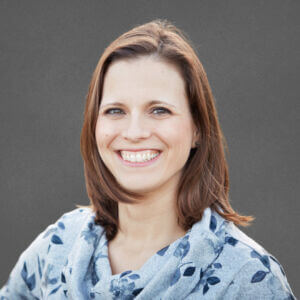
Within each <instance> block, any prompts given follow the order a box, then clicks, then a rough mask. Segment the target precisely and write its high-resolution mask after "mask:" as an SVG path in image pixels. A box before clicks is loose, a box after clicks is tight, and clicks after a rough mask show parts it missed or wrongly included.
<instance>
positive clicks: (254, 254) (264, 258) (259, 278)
mask: <svg viewBox="0 0 300 300" xmlns="http://www.w3.org/2000/svg"><path fill="white" fill-rule="evenodd" d="M250 256H251V257H252V258H258V259H259V260H260V261H261V263H262V264H263V265H264V266H265V267H266V268H267V269H268V270H269V271H268V272H266V271H263V270H258V271H257V272H256V273H255V274H254V275H253V276H252V278H251V283H255V282H260V281H262V280H264V278H265V277H266V275H267V274H268V273H270V272H271V268H270V260H269V257H268V256H267V255H261V254H259V253H258V252H257V251H255V250H254V249H253V250H252V251H251V253H250Z"/></svg>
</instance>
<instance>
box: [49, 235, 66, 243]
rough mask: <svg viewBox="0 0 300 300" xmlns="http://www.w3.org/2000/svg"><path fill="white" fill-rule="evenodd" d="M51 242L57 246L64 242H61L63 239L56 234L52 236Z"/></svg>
mask: <svg viewBox="0 0 300 300" xmlns="http://www.w3.org/2000/svg"><path fill="white" fill-rule="evenodd" d="M51 242H52V243H53V244H56V245H62V244H63V241H62V240H61V238H60V237H59V236H58V235H56V234H53V235H52V238H51Z"/></svg>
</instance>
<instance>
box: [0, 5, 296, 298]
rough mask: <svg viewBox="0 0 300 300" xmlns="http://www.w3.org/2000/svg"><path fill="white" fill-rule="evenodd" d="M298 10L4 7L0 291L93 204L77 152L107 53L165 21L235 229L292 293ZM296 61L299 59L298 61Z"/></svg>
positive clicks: (0, 18)
mask: <svg viewBox="0 0 300 300" xmlns="http://www.w3.org/2000/svg"><path fill="white" fill-rule="evenodd" d="M299 12H300V11H299V1H287V0H285V1H278V0H276V1H275V0H272V1H271V0H270V1H250V0H249V1H212V0H210V1H174V0H173V1H145V0H138V1H74V0H73V1H12V0H10V1H1V2H0V34H1V48H0V51H1V53H0V54H1V55H0V72H1V73H0V79H1V81H0V82H1V83H0V84H1V89H0V97H1V109H0V119H1V126H0V133H1V139H0V141H1V142H0V143H1V144H0V146H1V148H0V149H1V150H0V151H1V157H0V167H1V173H0V174H1V178H0V191H1V196H0V197H1V213H0V222H1V226H0V230H1V232H0V236H1V254H2V255H1V258H0V270H1V271H0V286H2V285H3V284H4V283H5V281H6V280H7V278H8V275H9V272H10V271H11V269H12V267H13V266H14V264H15V263H16V261H17V258H18V257H19V255H20V254H21V253H22V251H24V250H25V249H26V248H27V247H28V246H29V244H30V243H31V242H32V241H33V239H34V238H35V237H36V236H37V235H38V233H40V232H41V231H42V230H44V229H45V228H46V226H48V225H49V224H51V223H53V222H55V221H56V220H57V219H58V218H59V217H60V216H61V215H62V214H63V213H65V212H67V211H69V210H72V209H74V208H75V204H83V205H87V204H89V200H88V198H87V195H86V191H85V185H84V176H83V163H82V159H81V155H80V149H79V140H80V131H81V126H82V122H83V111H84V104H85V95H86V93H87V89H88V84H89V81H90V79H91V75H92V72H93V70H94V68H95V66H96V64H97V62H98V59H99V58H100V55H101V53H102V52H103V50H104V48H105V47H106V46H107V45H108V44H109V43H110V42H111V41H112V40H114V39H115V38H116V37H118V36H119V35H120V34H121V33H123V32H125V31H127V30H128V29H130V28H131V27H133V26H135V25H138V24H142V23H145V22H147V21H150V20H152V19H155V18H167V19H169V20H170V21H172V22H174V24H175V25H177V26H178V27H179V28H181V29H182V30H184V31H185V32H186V33H187V35H188V36H189V37H190V38H191V40H192V41H193V43H194V45H196V47H197V51H198V54H199V57H200V60H201V61H202V63H203V65H204V68H205V69H206V72H207V74H208V79H209V81H210V84H211V86H212V90H213V93H214V96H215V98H216V105H217V110H218V114H219V119H220V123H221V126H222V129H223V132H224V135H225V137H226V139H227V142H228V146H229V151H230V154H229V156H228V162H229V171H230V180H231V189H230V198H231V204H232V206H233V208H234V209H236V210H237V211H238V212H239V213H241V214H245V215H254V216H255V217H256V220H255V221H254V224H253V225H252V226H251V227H249V228H244V227H243V228H241V229H242V230H243V231H244V232H245V233H247V234H248V235H249V236H251V237H252V238H253V239H254V240H256V241H257V242H259V243H261V244H262V245H263V247H264V248H265V249H267V250H268V251H269V252H270V253H272V254H273V255H274V256H275V257H276V258H277V259H278V260H279V261H280V263H281V264H282V265H283V267H284V270H285V271H286V274H287V277H288V280H289V283H290V285H291V287H292V290H293V292H294V293H295V295H297V294H298V295H299V294H300V286H299V285H298V286H297V282H299V281H298V280H299V278H298V274H299V265H300V263H299V256H298V254H299V248H298V247H299V201H297V200H298V199H299V197H298V193H299V160H298V155H299V153H300V151H299V139H298V137H299V102H298V101H299V99H298V95H299V73H298V74H297V71H298V70H299V52H297V50H298V51H299V35H300V32H299ZM296 52H297V53H296Z"/></svg>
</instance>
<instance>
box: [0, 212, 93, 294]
mask: <svg viewBox="0 0 300 300" xmlns="http://www.w3.org/2000/svg"><path fill="white" fill-rule="evenodd" d="M93 217H94V213H93V211H92V210H91V208H88V207H84V208H76V209H73V210H71V211H68V212H66V213H64V214H63V215H61V216H60V217H59V218H58V219H57V220H56V221H55V222H53V223H52V224H50V225H49V226H47V227H46V228H45V229H44V230H43V231H42V232H41V233H39V234H38V235H37V236H36V238H35V239H34V240H33V241H32V242H31V243H30V245H29V246H28V247H27V248H26V249H25V250H24V251H23V252H22V253H21V255H20V256H19V258H18V260H17V262H16V264H15V266H14V268H13V269H12V271H11V273H10V274H9V277H8V280H7V282H6V284H5V285H4V286H3V288H2V289H1V290H0V296H5V297H8V299H11V298H13V297H16V296H17V295H18V296H19V297H21V296H23V297H24V299H25V298H26V297H29V298H30V297H32V296H33V295H34V296H35V297H37V298H38V299H39V298H40V297H41V298H43V295H42V294H40V293H42V289H40V287H41V286H45V287H47V288H48V287H49V288H51V285H52V284H53V285H54V284H55V283H56V282H57V281H58V277H55V276H54V275H55V274H59V272H60V271H61V269H62V268H63V266H64V265H65V264H66V260H67V257H68V253H69V252H70V251H71V249H72V247H73V246H74V242H75V240H76V237H77V236H78V235H79V234H80V232H81V228H82V227H83V226H84V224H85V223H86V222H90V220H92V219H93ZM0 298H1V297H0Z"/></svg>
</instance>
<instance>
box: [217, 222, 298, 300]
mask: <svg viewBox="0 0 300 300" xmlns="http://www.w3.org/2000/svg"><path fill="white" fill-rule="evenodd" d="M222 252H223V253H221V255H220V257H219V260H220V261H222V262H223V263H225V261H227V262H230V264H231V266H232V267H231V270H232V274H230V277H231V281H230V285H229V288H228V295H230V293H231V292H233V291H234V295H237V294H238V295H239V296H240V297H241V298H243V297H244V299H248V298H247V297H251V296H254V295H262V296H265V297H266V298H264V299H269V298H267V297H268V296H270V297H271V296H272V297H275V298H274V299H279V298H278V297H279V296H281V297H282V298H280V299H295V298H294V295H293V293H292V290H291V287H290V285H289V283H288V279H287V276H286V272H285V271H284V268H283V266H282V265H281V263H280V262H279V261H278V259H277V258H276V257H275V256H274V255H273V254H271V253H270V252H269V251H268V250H266V249H265V248H264V247H263V246H262V245H261V244H260V243H258V242H257V241H255V240H254V239H253V238H251V237H250V236H248V235H247V234H246V233H244V232H243V231H242V230H240V229H239V228H238V227H237V226H236V225H234V224H233V223H232V222H228V223H227V226H226V228H225V234H224V247H223V251H222ZM226 299H227V298H226Z"/></svg>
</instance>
